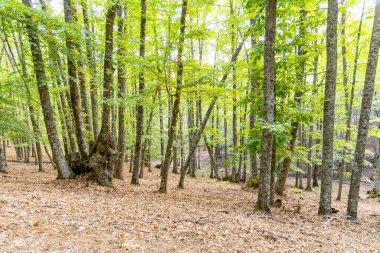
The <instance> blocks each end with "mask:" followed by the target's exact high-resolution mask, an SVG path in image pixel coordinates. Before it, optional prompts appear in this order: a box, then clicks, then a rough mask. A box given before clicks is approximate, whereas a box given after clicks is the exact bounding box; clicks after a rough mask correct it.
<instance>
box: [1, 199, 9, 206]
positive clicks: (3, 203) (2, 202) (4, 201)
mask: <svg viewBox="0 0 380 253" xmlns="http://www.w3.org/2000/svg"><path fill="white" fill-rule="evenodd" d="M5 204H8V201H6V200H5V199H0V205H5Z"/></svg>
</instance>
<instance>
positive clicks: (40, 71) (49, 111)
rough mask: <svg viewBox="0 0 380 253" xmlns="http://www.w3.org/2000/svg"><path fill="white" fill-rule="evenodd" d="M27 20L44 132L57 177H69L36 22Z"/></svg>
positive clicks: (27, 2) (28, 4)
mask: <svg viewBox="0 0 380 253" xmlns="http://www.w3.org/2000/svg"><path fill="white" fill-rule="evenodd" d="M23 4H25V5H26V6H29V7H31V2H30V0H23ZM26 18H27V19H28V22H27V24H26V28H27V31H28V37H29V44H30V50H31V52H32V59H33V64H34V72H35V75H36V81H37V87H38V93H39V96H40V101H41V105H42V108H43V110H42V111H43V115H44V121H45V126H46V132H47V135H48V139H49V142H50V146H51V149H52V152H53V156H54V158H55V162H56V164H57V169H58V178H64V179H69V178H73V177H74V173H73V172H72V170H71V168H70V167H69V166H68V164H67V162H66V159H65V157H64V155H63V150H62V148H61V144H60V142H59V138H58V133H57V127H56V122H55V117H54V111H53V107H52V105H51V102H50V94H49V88H48V84H47V77H46V72H45V66H44V60H43V56H42V51H41V47H40V41H39V38H38V35H37V34H38V32H37V27H36V24H35V23H33V22H32V17H31V16H29V15H26Z"/></svg>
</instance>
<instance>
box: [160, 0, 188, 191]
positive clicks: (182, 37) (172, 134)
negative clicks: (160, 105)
mask: <svg viewBox="0 0 380 253" xmlns="http://www.w3.org/2000/svg"><path fill="white" fill-rule="evenodd" d="M186 12H187V0H182V11H181V21H180V38H179V42H178V62H177V87H176V92H175V95H174V96H173V99H174V104H173V110H172V116H171V123H170V129H169V134H168V144H167V146H166V152H165V160H164V164H163V165H162V167H161V184H160V189H159V191H160V192H162V193H166V192H167V182H168V172H169V166H170V161H171V158H172V152H173V142H174V137H175V133H176V127H177V117H178V114H179V106H180V98H181V86H182V82H183V62H182V55H183V49H184V43H185V29H186ZM182 173H183V171H182V168H181V176H182Z"/></svg>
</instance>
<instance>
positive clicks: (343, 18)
mask: <svg viewBox="0 0 380 253" xmlns="http://www.w3.org/2000/svg"><path fill="white" fill-rule="evenodd" d="M344 4H345V0H342V1H341V5H342V7H343V11H342V15H341V26H342V29H341V30H340V35H341V37H342V63H343V64H342V65H343V73H342V74H343V87H344V109H345V112H346V121H347V120H348V118H349V115H348V114H349V111H350V108H349V107H350V105H349V99H350V94H349V91H348V73H347V71H348V70H347V59H346V52H347V49H346V9H347V8H346V7H345V6H344ZM346 126H347V125H346ZM347 130H348V128H347V129H346V133H345V138H344V139H345V141H348V134H349V133H347ZM347 144H348V143H346V145H347ZM345 156H346V148H345V147H343V152H342V160H341V161H340V163H341V166H340V172H339V188H338V196H337V198H336V200H340V198H341V195H342V186H343V175H344V167H345V163H346V161H345Z"/></svg>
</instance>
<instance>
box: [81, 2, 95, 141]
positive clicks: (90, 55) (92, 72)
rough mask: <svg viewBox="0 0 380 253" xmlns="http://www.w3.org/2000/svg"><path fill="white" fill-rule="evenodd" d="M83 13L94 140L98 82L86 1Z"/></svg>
mask: <svg viewBox="0 0 380 253" xmlns="http://www.w3.org/2000/svg"><path fill="white" fill-rule="evenodd" d="M81 5H82V12H83V23H84V27H85V35H86V52H87V62H88V66H89V70H90V76H91V79H90V95H91V113H92V125H93V131H94V139H96V137H97V136H98V134H99V123H98V92H97V86H96V83H95V80H96V62H95V55H94V54H95V53H94V42H93V39H92V36H91V31H90V24H89V19H88V13H87V11H88V6H87V1H86V0H81Z"/></svg>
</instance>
